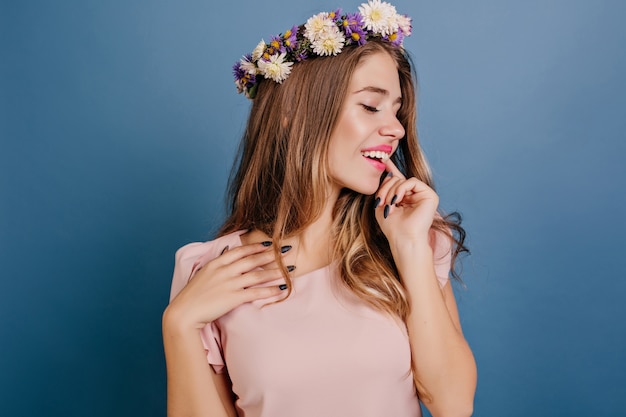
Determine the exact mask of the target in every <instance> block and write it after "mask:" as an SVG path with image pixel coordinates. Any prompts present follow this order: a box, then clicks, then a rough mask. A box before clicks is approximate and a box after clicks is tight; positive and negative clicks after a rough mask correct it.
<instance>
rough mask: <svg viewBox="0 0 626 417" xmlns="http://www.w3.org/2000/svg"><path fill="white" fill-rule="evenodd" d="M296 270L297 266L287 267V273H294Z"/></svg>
mask: <svg viewBox="0 0 626 417" xmlns="http://www.w3.org/2000/svg"><path fill="white" fill-rule="evenodd" d="M294 269H296V266H295V265H287V271H289V272H293V270H294Z"/></svg>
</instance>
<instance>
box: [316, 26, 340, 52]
mask: <svg viewBox="0 0 626 417" xmlns="http://www.w3.org/2000/svg"><path fill="white" fill-rule="evenodd" d="M345 43H346V38H345V36H343V34H342V33H341V32H340V31H339V29H338V28H337V26H335V25H333V26H332V27H330V28H328V29H327V30H324V31H322V32H320V33H319V35H318V37H317V39H316V40H314V41H313V42H312V43H311V46H312V47H313V52H315V53H316V54H317V55H320V56H328V55H337V54H338V53H339V52H341V49H342V48H343V46H344V45H345Z"/></svg>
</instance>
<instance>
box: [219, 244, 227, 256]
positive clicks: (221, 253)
mask: <svg viewBox="0 0 626 417" xmlns="http://www.w3.org/2000/svg"><path fill="white" fill-rule="evenodd" d="M227 250H228V245H226V246H224V249H222V252H220V255H223V254H224V253H225V252H226V251H227Z"/></svg>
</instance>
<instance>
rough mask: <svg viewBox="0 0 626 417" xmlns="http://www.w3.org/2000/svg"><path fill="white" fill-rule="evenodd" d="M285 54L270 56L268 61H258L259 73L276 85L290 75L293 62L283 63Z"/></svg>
mask: <svg viewBox="0 0 626 417" xmlns="http://www.w3.org/2000/svg"><path fill="white" fill-rule="evenodd" d="M285 55H286V54H285V53H284V52H283V53H282V54H280V55H278V54H274V55H271V56H270V58H269V61H266V60H264V59H261V60H259V62H258V65H259V71H260V72H261V74H263V76H264V77H265V78H271V79H272V80H274V81H276V82H277V83H278V84H281V83H282V82H283V81H284V80H286V79H287V77H288V76H289V74H290V73H291V66H292V65H293V62H285Z"/></svg>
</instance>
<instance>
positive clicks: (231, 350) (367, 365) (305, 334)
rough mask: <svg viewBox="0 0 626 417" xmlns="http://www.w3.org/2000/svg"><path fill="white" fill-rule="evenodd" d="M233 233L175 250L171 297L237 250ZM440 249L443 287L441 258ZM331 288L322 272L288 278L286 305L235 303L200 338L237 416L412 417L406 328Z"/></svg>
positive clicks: (442, 273) (443, 261) (441, 272)
mask: <svg viewBox="0 0 626 417" xmlns="http://www.w3.org/2000/svg"><path fill="white" fill-rule="evenodd" d="M242 233H243V232H235V233H232V234H229V235H226V236H222V237H220V238H218V239H216V240H213V241H210V242H204V243H190V244H188V245H186V246H184V247H182V248H180V249H179V250H178V251H177V253H176V266H175V268H174V279H173V282H172V292H171V299H173V298H174V297H175V296H176V294H178V292H179V291H180V290H181V289H182V288H183V287H184V286H185V285H186V283H187V282H188V281H189V279H190V278H191V276H192V275H193V274H194V272H195V271H197V270H198V269H199V268H200V267H202V266H203V265H204V264H206V263H207V262H208V261H210V260H211V259H213V258H215V257H217V256H219V254H220V252H221V251H222V249H223V248H224V247H225V246H226V245H228V246H229V247H230V248H233V247H235V246H240V245H241V240H240V238H239V236H240V235H241V234H242ZM440 246H445V245H437V249H436V250H435V254H436V257H435V259H438V261H437V262H436V266H435V268H436V272H437V276H438V277H439V282H440V285H442V286H443V285H444V284H445V283H446V282H447V279H448V278H447V277H448V272H449V265H450V254H449V246H447V253H446V252H443V254H441V249H442V248H440ZM443 249H444V250H446V248H445V247H444V248H443ZM437 252H440V255H439V256H437ZM281 282H283V281H282V280H277V281H276V282H274V283H269V284H268V285H278V284H279V283H281ZM338 284H339V276H338V269H337V267H336V265H334V264H331V265H329V266H326V267H324V268H321V269H318V270H315V271H312V272H309V273H307V274H304V275H301V276H298V277H296V278H294V280H293V285H294V290H293V292H292V293H291V295H290V296H289V298H288V299H287V300H285V301H282V302H280V303H277V304H272V305H268V306H266V307H263V308H261V307H262V306H263V305H264V304H266V303H267V302H268V301H273V300H272V299H269V300H263V301H254V302H252V303H247V304H243V305H241V306H239V307H237V308H235V309H233V310H232V311H230V312H229V313H227V314H225V315H224V316H222V317H220V318H219V319H218V320H216V321H214V322H213V323H211V324H210V325H207V326H206V327H205V328H204V329H203V330H202V333H201V337H202V341H203V343H204V346H205V348H206V350H207V358H208V361H209V363H210V364H211V365H212V366H213V368H214V369H215V371H216V372H223V371H224V370H225V367H226V369H227V370H228V373H229V376H230V378H231V380H232V383H233V386H232V388H233V392H234V393H235V394H236V395H237V397H238V399H237V402H236V406H237V407H238V410H239V415H240V416H242V417H243V416H245V417H294V416H297V417H309V416H310V417H320V416H324V417H332V416H338V417H339V416H341V417H346V416H359V417H380V416H394V417H417V416H421V411H420V407H419V402H418V398H417V394H416V391H415V388H414V385H413V377H412V371H411V351H410V346H409V339H408V335H407V331H406V327H405V326H404V324H403V323H402V322H401V321H399V320H397V319H394V318H392V317H390V316H389V315H386V314H384V313H381V312H379V311H376V310H374V309H373V308H371V307H370V306H369V305H367V304H366V303H364V302H363V301H361V300H360V299H358V298H357V297H355V296H354V295H353V294H351V293H350V292H349V291H348V290H346V289H344V288H343V287H341V285H338ZM277 298H280V297H277Z"/></svg>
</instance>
